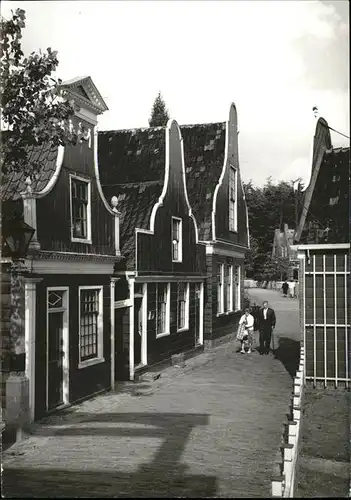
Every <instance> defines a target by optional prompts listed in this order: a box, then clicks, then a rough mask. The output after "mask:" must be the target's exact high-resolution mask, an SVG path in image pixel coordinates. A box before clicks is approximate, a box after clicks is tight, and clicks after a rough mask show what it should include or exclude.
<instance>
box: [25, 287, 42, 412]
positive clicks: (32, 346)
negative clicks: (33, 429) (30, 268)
mask: <svg viewBox="0 0 351 500" xmlns="http://www.w3.org/2000/svg"><path fill="white" fill-rule="evenodd" d="M41 280H42V278H30V277H25V278H24V290H25V294H24V296H25V314H24V335H25V345H26V366H25V373H26V377H27V378H28V380H29V411H30V421H31V422H33V421H34V418H35V356H36V330H37V328H36V326H37V325H36V308H37V301H36V292H37V283H40V281H41Z"/></svg>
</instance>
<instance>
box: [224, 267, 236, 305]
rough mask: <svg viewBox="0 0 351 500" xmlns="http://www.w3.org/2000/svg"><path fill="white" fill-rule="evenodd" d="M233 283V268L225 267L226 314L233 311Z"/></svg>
mask: <svg viewBox="0 0 351 500" xmlns="http://www.w3.org/2000/svg"><path fill="white" fill-rule="evenodd" d="M233 281H234V276H233V266H232V265H230V266H227V282H226V286H227V307H226V310H227V312H232V311H233Z"/></svg>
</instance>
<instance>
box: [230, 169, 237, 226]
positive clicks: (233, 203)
mask: <svg viewBox="0 0 351 500" xmlns="http://www.w3.org/2000/svg"><path fill="white" fill-rule="evenodd" d="M237 219H238V216H237V171H236V168H234V167H233V166H232V165H230V169H229V231H237V230H238V221H237Z"/></svg>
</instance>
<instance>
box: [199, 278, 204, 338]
mask: <svg viewBox="0 0 351 500" xmlns="http://www.w3.org/2000/svg"><path fill="white" fill-rule="evenodd" d="M199 302H200V304H199V306H200V307H199V339H198V340H199V345H203V343H204V306H205V286H204V282H203V281H201V283H200V301H199Z"/></svg>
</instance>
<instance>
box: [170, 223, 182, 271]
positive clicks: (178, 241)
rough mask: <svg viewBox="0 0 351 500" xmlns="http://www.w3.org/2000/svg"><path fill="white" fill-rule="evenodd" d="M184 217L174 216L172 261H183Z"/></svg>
mask: <svg viewBox="0 0 351 500" xmlns="http://www.w3.org/2000/svg"><path fill="white" fill-rule="evenodd" d="M182 257H183V256H182V219H178V218H177V217H172V261H173V262H181V261H182Z"/></svg>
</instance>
